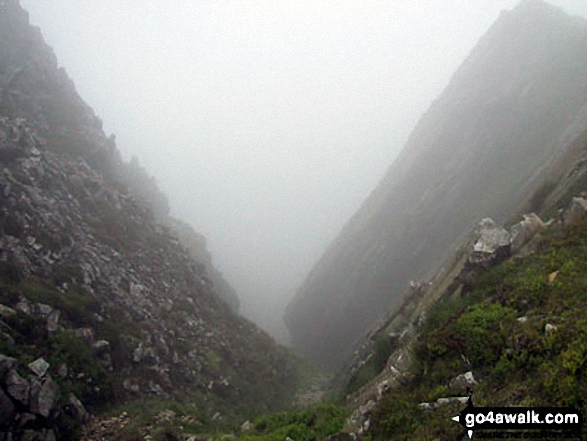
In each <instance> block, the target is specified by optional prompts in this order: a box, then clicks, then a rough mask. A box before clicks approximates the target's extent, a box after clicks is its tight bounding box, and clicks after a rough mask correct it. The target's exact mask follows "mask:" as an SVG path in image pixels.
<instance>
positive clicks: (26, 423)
mask: <svg viewBox="0 0 587 441" xmlns="http://www.w3.org/2000/svg"><path fill="white" fill-rule="evenodd" d="M36 421H37V415H35V414H33V413H21V414H18V416H17V417H16V426H17V427H18V428H19V429H21V430H22V429H30V428H32V427H35V426H36Z"/></svg>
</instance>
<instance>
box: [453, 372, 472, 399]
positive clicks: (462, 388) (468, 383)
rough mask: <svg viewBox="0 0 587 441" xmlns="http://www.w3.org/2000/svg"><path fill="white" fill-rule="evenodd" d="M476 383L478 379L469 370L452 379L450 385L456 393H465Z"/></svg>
mask: <svg viewBox="0 0 587 441" xmlns="http://www.w3.org/2000/svg"><path fill="white" fill-rule="evenodd" d="M476 384H477V381H476V380H475V377H474V376H473V372H471V371H469V372H466V373H464V374H461V375H458V376H456V377H455V378H453V379H452V380H450V381H449V383H448V387H449V388H450V389H451V392H454V393H456V394H464V393H467V392H468V389H469V388H472V387H473V386H475V385H476Z"/></svg>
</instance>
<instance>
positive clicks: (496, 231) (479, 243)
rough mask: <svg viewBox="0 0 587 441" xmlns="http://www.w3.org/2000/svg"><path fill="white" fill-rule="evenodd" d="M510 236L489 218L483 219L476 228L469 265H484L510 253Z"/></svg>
mask: <svg viewBox="0 0 587 441" xmlns="http://www.w3.org/2000/svg"><path fill="white" fill-rule="evenodd" d="M511 239H512V238H511V235H510V233H508V232H507V231H506V230H505V229H504V228H503V227H499V226H497V224H496V223H495V222H494V221H493V220H492V219H489V218H485V219H483V220H482V221H481V222H480V223H479V226H478V228H477V234H476V238H475V240H474V242H473V246H472V250H471V254H470V255H469V263H472V264H484V263H488V262H492V261H495V260H498V259H500V258H503V257H505V256H507V255H508V254H509V253H510V246H511Z"/></svg>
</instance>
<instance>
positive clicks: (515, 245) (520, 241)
mask: <svg viewBox="0 0 587 441" xmlns="http://www.w3.org/2000/svg"><path fill="white" fill-rule="evenodd" d="M544 228H545V225H544V222H542V220H541V219H540V218H539V217H538V216H537V215H536V214H534V213H530V214H525V215H524V220H522V221H520V222H518V223H517V224H515V225H514V226H513V227H512V228H511V230H510V231H511V237H512V241H511V252H512V254H513V253H516V252H517V251H519V250H520V249H521V248H522V247H523V246H524V245H526V244H527V243H528V242H530V240H531V239H532V238H533V237H534V236H535V235H536V233H538V232H539V231H540V230H543V229H544Z"/></svg>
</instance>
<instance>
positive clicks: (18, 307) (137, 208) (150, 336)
mask: <svg viewBox="0 0 587 441" xmlns="http://www.w3.org/2000/svg"><path fill="white" fill-rule="evenodd" d="M129 176H132V177H133V179H132V181H130V180H129V181H125V179H128V178H129ZM166 211H167V209H166V201H165V198H164V196H163V195H162V194H161V192H160V191H159V190H158V189H157V187H156V185H155V184H154V182H153V180H152V179H151V178H150V177H149V176H148V175H147V174H146V173H145V172H144V170H143V169H142V168H140V166H138V165H137V164H136V163H134V164H133V163H130V164H127V163H124V162H123V161H122V160H121V158H120V154H119V153H118V150H117V149H116V146H115V143H114V139H113V138H112V137H110V138H107V137H106V136H105V135H104V133H103V131H102V129H101V123H100V121H99V119H98V118H97V117H96V116H95V115H94V113H93V111H92V109H91V108H90V107H88V106H87V105H86V104H85V103H84V102H83V101H82V100H81V98H80V97H79V96H78V95H77V93H76V91H75V88H74V86H73V84H72V82H71V81H70V80H69V79H68V77H67V75H66V74H65V72H64V71H63V70H62V69H58V68H57V62H56V60H55V57H54V55H53V54H52V52H51V50H50V48H49V47H48V46H47V45H46V44H45V43H44V42H43V40H42V37H41V34H40V32H39V31H38V30H37V29H35V28H32V27H31V26H30V25H29V23H28V17H27V14H26V12H25V11H23V10H22V9H21V8H20V6H19V4H18V2H17V1H10V0H4V1H0V353H1V354H3V355H4V356H8V357H12V358H13V359H6V358H5V357H0V361H1V363H0V365H1V366H0V432H2V433H3V432H5V431H6V430H9V431H10V432H12V433H13V439H15V440H16V439H20V437H21V436H25V431H26V430H29V431H30V432H31V433H33V432H34V433H37V435H38V436H39V438H34V439H52V438H51V437H52V436H54V434H55V433H57V435H58V437H59V427H60V426H59V424H65V423H63V421H62V420H61V419H60V418H61V417H62V416H63V415H64V414H66V413H67V412H66V411H65V409H66V408H67V409H70V410H71V407H72V403H78V401H77V399H78V398H79V399H81V403H80V406H81V405H82V404H85V405H86V406H89V407H90V409H94V408H99V407H100V406H105V405H111V404H112V402H113V400H117V399H118V400H120V399H132V398H134V397H136V398H141V399H143V398H145V397H148V396H152V397H160V398H166V397H167V398H175V399H178V400H181V401H184V402H193V403H197V404H198V406H199V408H200V409H201V410H202V411H207V412H210V414H211V415H214V414H215V413H216V412H220V413H218V415H217V418H227V417H235V416H237V415H239V414H240V415H244V414H249V413H251V412H255V411H258V410H266V409H269V408H275V407H279V406H280V405H282V404H283V403H284V401H286V400H287V399H289V395H290V392H291V390H292V388H293V386H294V367H293V363H292V361H291V359H290V357H289V356H288V355H287V354H286V353H285V351H284V350H282V349H281V348H279V347H278V346H277V345H276V344H275V342H274V341H273V340H272V339H271V338H270V337H269V336H268V335H266V334H265V333H264V332H262V331H261V330H259V329H258V328H257V327H256V326H254V325H253V324H252V323H251V322H249V321H247V320H245V319H243V318H241V317H238V316H237V315H235V314H234V313H233V312H232V311H231V310H230V308H229V307H228V305H227V304H226V303H225V302H224V301H222V300H220V298H219V296H218V293H217V291H216V289H215V287H214V283H213V279H214V278H215V277H217V275H216V276H215V274H214V273H213V272H209V271H208V270H207V269H206V265H204V263H209V262H202V263H200V262H196V261H195V260H194V258H193V257H194V256H192V255H190V253H189V252H188V250H187V249H186V247H185V246H184V245H183V244H182V243H180V241H179V240H178V239H177V236H178V235H177V234H176V233H175V232H173V231H172V230H171V229H170V228H169V227H167V226H164V225H163V224H162V223H161V222H160V220H161V219H163V218H164V217H165V215H166ZM203 250H204V251H201V252H202V253H203V257H202V260H203V261H206V260H208V261H209V257H206V251H205V247H204V248H203ZM192 254H193V253H192ZM195 257H197V256H195ZM6 360H8V361H6ZM34 360H38V362H37V364H36V365H35V364H33V365H32V366H33V367H34V366H37V365H40V366H41V367H42V368H43V369H42V372H40V373H39V372H38V370H37V371H35V370H34V369H33V367H31V368H30V369H27V368H26V365H27V364H29V363H30V362H32V361H34ZM46 362H47V363H48V365H47V364H46ZM15 378H16V379H17V380H18V385H20V386H19V387H17V388H16V389H15V388H14V381H16V380H14V379H15ZM13 380H14V381H13ZM46 384H49V385H50V392H51V394H50V399H49V401H50V402H48V403H45V405H44V407H43V410H42V412H41V411H40V410H39V405H38V403H37V404H36V405H35V406H36V407H34V408H33V407H31V408H30V409H29V408H28V407H26V406H29V404H26V406H25V404H23V403H24V401H26V402H27V403H29V396H28V394H29V392H28V391H29V390H30V394H31V395H30V397H31V400H32V401H34V400H33V398H34V399H36V400H37V401H38V399H39V391H43V390H44V389H42V388H41V386H42V387H45V386H44V385H46ZM47 387H49V386H47ZM35 388H36V389H35ZM59 388H60V391H61V392H59ZM25 390H26V391H27V392H26V394H25V395H26V397H25V396H24V395H23V393H24V392H23V391H25ZM33 391H36V392H35V393H36V395H34V394H33ZM21 392H22V393H21ZM47 393H48V392H47ZM70 393H71V394H73V398H72V396H70V395H69V394H70ZM41 395H42V394H41ZM43 396H45V398H47V397H46V394H45V395H43ZM60 396H61V399H60V398H59V397H60ZM35 397H36V398H35ZM23 400H24V401H23ZM32 401H31V403H32ZM46 401H47V400H46ZM23 406H25V407H23ZM30 406H32V404H30ZM23 412H24V413H26V414H27V415H29V416H28V417H27V419H26V421H25V420H23V418H24V417H22V415H21V414H23ZM31 415H32V416H31ZM74 417H75V415H74ZM77 417H78V418H77V419H78V420H79V422H83V420H84V419H85V418H86V416H83V417H80V416H79V415H77ZM23 421H24V422H23ZM59 421H60V423H59V424H58V422H59ZM64 430H67V429H64ZM35 431H36V432H35ZM54 431H56V432H54ZM31 433H29V435H30V436H32V435H31ZM62 433H63V432H62ZM39 434H40V435H39ZM37 435H35V436H37ZM27 439H29V438H27ZM31 439H32V438H31Z"/></svg>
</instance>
